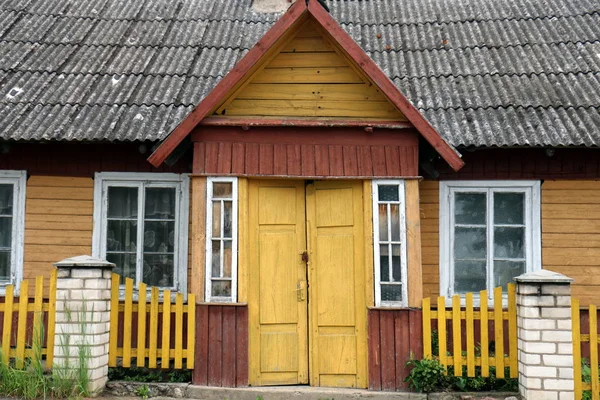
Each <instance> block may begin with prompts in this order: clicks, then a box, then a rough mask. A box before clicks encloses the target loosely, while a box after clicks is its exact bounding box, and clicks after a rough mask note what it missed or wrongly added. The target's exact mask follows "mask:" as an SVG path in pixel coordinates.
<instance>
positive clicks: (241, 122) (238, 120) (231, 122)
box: [199, 115, 414, 129]
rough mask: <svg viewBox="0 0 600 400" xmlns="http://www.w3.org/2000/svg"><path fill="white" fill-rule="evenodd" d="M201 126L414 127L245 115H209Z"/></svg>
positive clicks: (356, 121) (404, 124)
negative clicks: (249, 116)
mask: <svg viewBox="0 0 600 400" xmlns="http://www.w3.org/2000/svg"><path fill="white" fill-rule="evenodd" d="M199 125H200V126H247V127H252V126H298V127H300V126H305V127H318V126H324V127H329V128H334V127H372V128H388V129H408V128H413V127H414V126H413V124H411V123H410V122H394V121H363V120H338V119H306V118H305V119H295V118H245V117H219V116H212V115H211V116H209V117H206V118H204V119H203V120H202V121H201V122H200V124H199Z"/></svg>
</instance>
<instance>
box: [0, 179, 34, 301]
mask: <svg viewBox="0 0 600 400" xmlns="http://www.w3.org/2000/svg"><path fill="white" fill-rule="evenodd" d="M26 186H27V173H26V172H25V171H0V293H4V291H5V287H6V285H10V284H13V285H15V289H16V291H17V292H18V290H19V287H20V285H21V280H22V279H23V243H24V241H23V236H24V230H25V188H26Z"/></svg>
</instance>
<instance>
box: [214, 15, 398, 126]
mask: <svg viewBox="0 0 600 400" xmlns="http://www.w3.org/2000/svg"><path fill="white" fill-rule="evenodd" d="M215 114H216V115H224V116H237V117H239V116H245V117H275V116H277V117H324V118H359V119H383V120H395V121H405V120H406V117H405V116H404V115H403V114H402V113H401V112H399V111H398V110H397V109H396V107H395V106H394V105H393V104H392V103H391V102H389V101H388V99H387V98H386V97H385V96H384V95H383V94H382V93H381V92H380V91H379V90H378V89H377V88H376V87H375V86H374V85H373V84H372V83H371V82H369V80H368V79H367V78H366V77H364V76H363V74H362V73H360V72H359V69H358V68H357V67H356V66H354V65H353V62H352V61H350V60H349V59H347V58H346V57H345V56H343V55H341V52H340V51H339V50H337V49H336V48H335V45H333V44H332V43H331V42H330V40H329V39H328V38H326V37H325V36H323V35H322V34H321V31H320V29H319V28H317V26H316V25H315V24H314V23H313V22H310V21H309V22H307V23H306V24H305V25H304V26H303V27H301V28H300V29H299V31H298V32H297V33H296V34H295V36H293V37H292V38H291V39H290V41H289V42H288V43H287V44H286V45H285V46H284V47H283V49H282V50H281V52H279V53H278V54H276V55H275V56H274V57H273V58H272V59H270V60H269V61H268V62H267V63H266V65H265V66H264V67H263V68H262V69H261V70H260V71H258V72H257V73H256V74H255V75H254V76H252V77H251V78H250V79H249V81H248V82H247V83H246V84H245V85H244V86H243V87H242V89H241V90H240V91H239V92H238V93H235V94H234V95H233V96H232V97H230V98H229V99H228V100H227V101H225V103H224V104H223V105H221V106H220V107H219V108H218V109H217V110H216V111H215Z"/></svg>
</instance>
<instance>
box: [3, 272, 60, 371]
mask: <svg viewBox="0 0 600 400" xmlns="http://www.w3.org/2000/svg"><path fill="white" fill-rule="evenodd" d="M48 287H49V300H48V301H47V302H44V277H43V276H38V277H37V278H36V279H35V295H34V297H33V303H32V302H30V301H29V300H30V297H29V282H28V281H27V280H23V281H22V282H21V290H20V293H19V298H18V300H15V288H14V286H13V285H8V286H6V292H5V295H4V299H0V313H2V319H0V323H2V325H1V326H0V327H1V328H2V330H1V331H2V335H1V336H0V349H1V350H2V353H1V356H2V358H1V359H0V362H2V363H4V364H8V363H9V362H10V360H11V359H12V360H13V361H14V365H15V367H16V368H23V365H24V364H25V360H26V359H28V358H29V359H32V360H34V361H39V359H40V357H41V358H42V359H44V358H45V365H46V368H51V367H52V363H53V360H54V329H55V320H56V270H54V271H53V272H52V274H51V275H50V278H49V284H48ZM15 313H16V321H15ZM44 321H46V326H45V327H44ZM13 322H15V323H16V325H13Z"/></svg>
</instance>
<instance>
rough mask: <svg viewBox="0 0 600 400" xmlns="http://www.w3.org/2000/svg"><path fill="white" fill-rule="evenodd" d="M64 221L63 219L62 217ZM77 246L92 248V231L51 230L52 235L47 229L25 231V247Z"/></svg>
mask: <svg viewBox="0 0 600 400" xmlns="http://www.w3.org/2000/svg"><path fill="white" fill-rule="evenodd" d="M63 220H64V217H63ZM31 244H34V245H35V244H39V245H59V246H60V245H77V246H89V247H91V246H92V231H91V230H89V231H88V230H85V231H77V230H75V231H71V230H60V229H52V234H49V233H48V229H27V230H26V231H25V245H26V246H28V245H31Z"/></svg>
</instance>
